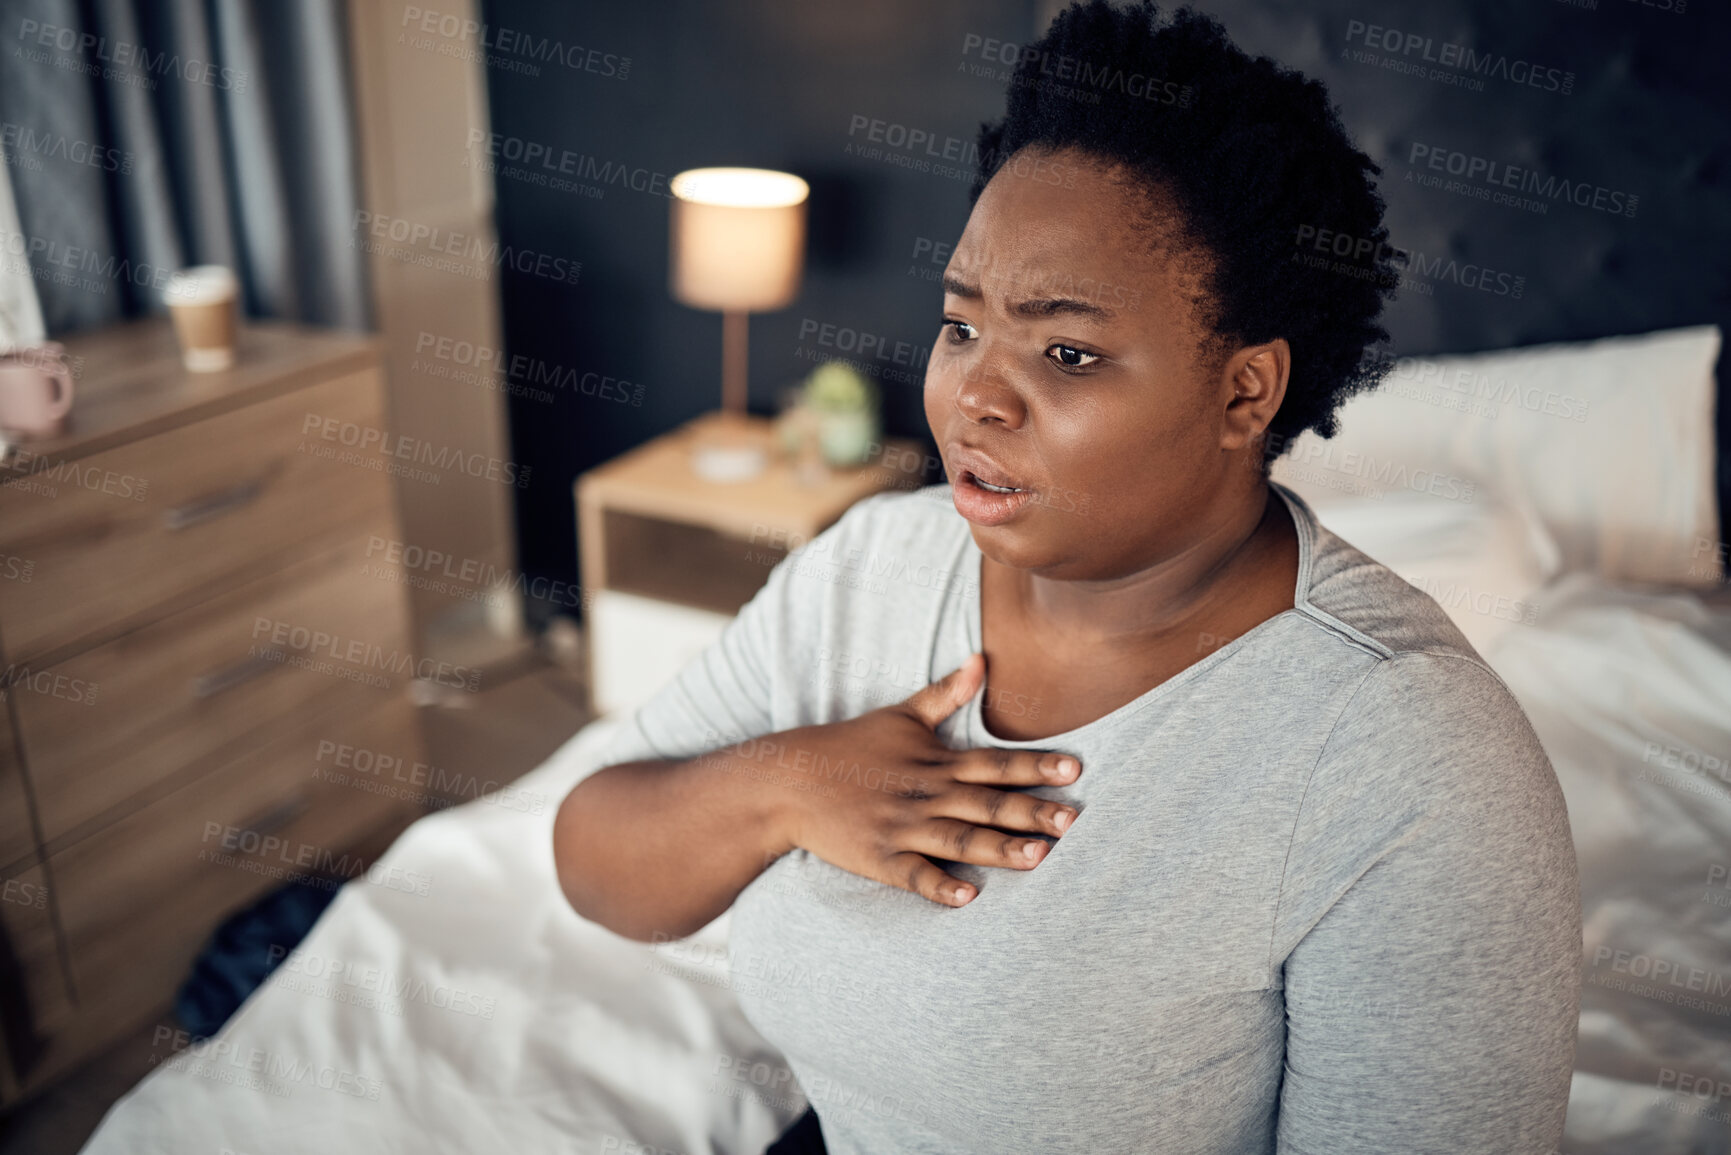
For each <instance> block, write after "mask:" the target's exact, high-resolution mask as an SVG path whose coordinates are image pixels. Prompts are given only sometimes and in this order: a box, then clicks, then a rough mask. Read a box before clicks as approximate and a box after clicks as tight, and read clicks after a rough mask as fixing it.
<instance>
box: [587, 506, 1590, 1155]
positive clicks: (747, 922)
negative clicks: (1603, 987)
mask: <svg viewBox="0 0 1731 1155" xmlns="http://www.w3.org/2000/svg"><path fill="white" fill-rule="evenodd" d="M1275 488H1276V490H1277V492H1279V493H1280V495H1281V496H1282V497H1283V498H1284V500H1285V502H1286V504H1287V507H1288V509H1289V510H1290V511H1291V513H1292V516H1293V520H1294V523H1295V525H1296V527H1297V530H1298V539H1299V550H1300V564H1299V575H1298V582H1297V587H1296V590H1295V605H1294V608H1292V609H1290V610H1287V611H1285V612H1283V613H1281V614H1279V615H1277V616H1275V617H1273V618H1271V619H1269V620H1268V621H1265V622H1263V623H1262V624H1260V625H1258V626H1257V627H1255V628H1254V629H1252V630H1250V631H1249V632H1247V633H1246V634H1244V635H1243V636H1241V637H1239V638H1237V639H1235V640H1233V641H1231V642H1228V643H1226V644H1224V645H1221V646H1219V647H1218V648H1215V649H1213V650H1212V651H1210V652H1207V653H1206V654H1204V655H1201V656H1199V660H1198V661H1197V662H1196V663H1195V664H1193V665H1192V666H1190V667H1189V668H1187V669H1186V670H1184V671H1183V672H1181V673H1180V674H1178V675H1177V676H1175V677H1173V678H1171V679H1169V680H1168V681H1166V682H1163V683H1161V684H1160V685H1158V686H1156V687H1154V688H1153V689H1151V690H1149V691H1148V692H1147V693H1145V694H1143V695H1142V696H1140V697H1139V698H1137V699H1136V700H1134V701H1132V702H1130V703H1129V704H1127V705H1125V706H1123V707H1121V708H1119V709H1117V710H1114V711H1112V712H1111V713H1110V714H1107V715H1106V716H1105V717H1102V718H1099V719H1097V720H1095V721H1093V722H1090V723H1088V724H1087V725H1084V726H1081V727H1078V728H1076V729H1073V730H1070V731H1067V732H1065V733H1062V734H1058V735H1054V736H1052V737H1049V738H1041V739H1038V740H1033V741H1012V740H1004V739H999V738H995V737H993V736H992V735H990V734H989V733H988V732H987V731H986V730H985V729H984V727H983V726H982V723H981V712H980V706H981V698H982V695H983V693H985V692H989V691H990V687H989V685H988V687H987V689H986V690H985V691H982V693H981V694H976V695H975V697H974V699H973V701H972V702H971V703H970V704H969V705H968V706H966V707H964V708H963V709H962V710H960V711H958V712H957V713H956V714H954V715H952V716H951V717H950V718H949V719H948V720H947V721H946V722H944V724H943V725H942V726H941V727H940V729H939V735H940V736H941V737H942V738H943V740H944V741H945V742H946V744H948V745H950V746H952V747H970V746H991V745H995V746H1006V747H1027V748H1035V749H1053V750H1061V751H1065V752H1069V753H1073V754H1076V755H1077V756H1078V757H1080V758H1081V760H1082V765H1083V772H1082V775H1081V777H1080V778H1079V779H1078V781H1077V782H1076V783H1075V784H1073V785H1070V786H1062V787H1034V788H1030V789H1031V792H1032V793H1035V794H1039V795H1042V796H1044V797H1048V798H1054V799H1060V800H1062V801H1064V802H1067V803H1070V804H1072V805H1074V806H1076V807H1077V808H1078V810H1079V811H1080V816H1079V817H1078V818H1077V820H1076V822H1075V824H1074V825H1073V826H1072V827H1071V829H1070V830H1069V831H1068V832H1067V833H1066V834H1065V836H1064V837H1063V838H1062V839H1060V840H1057V841H1056V843H1055V844H1054V846H1053V847H1052V850H1051V852H1050V853H1049V854H1048V855H1047V857H1046V858H1045V860H1044V861H1043V862H1041V863H1040V865H1039V866H1037V867H1036V868H1035V869H1033V870H1032V871H1027V872H1022V871H1013V870H1003V869H993V868H988V867H976V866H970V865H965V864H951V863H940V865H944V866H945V867H946V869H948V870H950V871H951V872H952V873H954V874H955V875H957V876H958V877H961V878H964V879H967V880H968V881H970V882H973V883H975V884H976V885H977V886H978V888H979V894H978V895H977V896H976V897H975V899H974V900H973V901H972V902H971V903H969V904H968V905H966V906H963V907H960V908H948V907H943V906H939V905H937V904H934V903H931V902H929V901H927V900H926V899H924V898H920V897H917V896H915V895H913V894H910V893H907V892H905V891H901V890H897V889H895V888H892V887H886V886H882V885H880V884H877V883H874V882H870V881H868V880H865V879H862V878H859V877H858V876H856V875H852V874H849V873H847V872H845V871H842V870H840V869H838V868H836V867H834V866H831V865H829V864H828V863H825V862H823V861H821V860H819V859H817V858H816V857H814V856H813V855H811V854H809V853H808V852H806V851H804V850H795V851H793V852H791V853H789V854H787V855H784V856H782V857H780V858H778V859H777V860H775V862H774V863H773V864H771V865H770V866H769V868H768V869H766V870H765V871H764V873H763V874H762V875H760V876H759V877H758V878H757V879H756V880H755V881H754V882H753V883H752V884H751V885H750V886H748V887H747V888H746V889H745V891H744V892H743V893H742V894H741V895H740V896H739V898H738V900H737V901H736V903H735V904H734V908H733V916H732V920H731V939H730V944H729V956H730V962H729V965H730V975H731V983H732V986H733V988H734V990H735V991H736V993H737V996H738V998H739V1000H740V1004H741V1006H742V1008H743V1009H744V1011H745V1013H746V1015H747V1017H748V1018H749V1019H750V1021H751V1022H752V1024H753V1025H754V1026H755V1027H756V1028H757V1029H758V1030H759V1031H761V1032H762V1034H763V1035H764V1037H765V1038H767V1039H768V1040H769V1041H770V1042H771V1043H772V1044H774V1045H775V1046H776V1047H778V1048H779V1049H780V1050H781V1051H782V1052H783V1053H784V1054H785V1055H786V1057H787V1059H788V1062H789V1065H790V1067H791V1068H792V1070H793V1072H794V1073H795V1075H796V1076H797V1078H798V1081H799V1084H800V1087H801V1088H802V1089H803V1091H804V1092H805V1094H806V1096H807V1098H808V1099H809V1100H810V1102H811V1104H812V1105H813V1106H814V1107H815V1108H816V1110H817V1113H818V1117H819V1119H820V1121H821V1123H822V1127H823V1132H824V1136H825V1141H826V1143H827V1144H828V1147H829V1150H830V1151H831V1152H833V1153H835V1155H887V1153H891V1152H932V1153H937V1152H945V1153H948V1152H1054V1151H1076V1152H1084V1151H1085V1152H1089V1153H1091V1155H1100V1153H1104V1152H1120V1151H1121V1152H1174V1153H1183V1155H1203V1153H1206V1152H1234V1153H1245V1152H1282V1153H1290V1155H1299V1153H1305V1155H1347V1153H1356V1152H1364V1153H1366V1155H1390V1153H1395V1152H1401V1153H1411V1152H1442V1153H1447V1155H1462V1153H1476V1152H1484V1153H1487V1155H1489V1153H1496V1155H1509V1153H1517V1152H1519V1153H1527V1152H1533V1153H1537V1152H1545V1153H1550V1152H1554V1151H1556V1150H1557V1148H1558V1145H1559V1144H1560V1142H1561V1138H1562V1132H1563V1116H1564V1113H1565V1110H1566V1107H1567V1102H1568V1094H1569V1084H1570V1072H1571V1067H1572V1063H1573V1056H1574V1042H1575V1031H1576V1021H1577V1014H1578V1008H1579V990H1580V988H1579V979H1580V959H1581V914H1580V909H1581V908H1580V899H1579V876H1578V871H1577V867H1576V862H1575V854H1574V846H1573V842H1572V840H1571V837H1570V832H1569V824H1568V814H1567V811H1566V809H1565V806H1564V802H1563V797H1562V793H1561V790H1560V789H1559V787H1558V783H1557V780H1556V776H1555V773H1554V772H1553V770H1552V768H1551V765H1550V763H1549V761H1548V760H1547V758H1546V756H1545V753H1544V751H1543V750H1542V749H1541V748H1540V746H1539V742H1538V739H1537V738H1536V736H1535V735H1534V733H1533V731H1532V728H1531V727H1530V726H1529V725H1528V723H1527V720H1526V717H1525V715H1524V714H1523V713H1522V712H1521V710H1520V707H1519V706H1518V705H1517V704H1516V702H1515V700H1514V698H1513V697H1512V695H1511V694H1510V693H1509V691H1508V689H1507V687H1506V686H1504V684H1503V683H1502V681H1501V680H1500V679H1499V678H1498V677H1497V676H1496V675H1495V674H1494V673H1493V672H1492V671H1491V669H1490V668H1489V667H1488V666H1487V665H1485V663H1484V662H1483V661H1482V660H1481V659H1480V658H1479V656H1478V655H1477V654H1476V653H1474V651H1473V650H1472V649H1471V647H1470V646H1469V645H1468V643H1467V642H1466V640H1465V639H1464V638H1463V637H1462V636H1461V634H1460V633H1459V631H1458V630H1457V629H1456V628H1455V627H1454V626H1453V624H1452V623H1451V622H1450V621H1449V619H1448V617H1447V616H1446V615H1445V614H1444V613H1443V612H1442V610H1441V609H1440V608H1439V607H1438V606H1437V605H1436V603H1435V602H1434V601H1433V600H1432V599H1431V598H1430V597H1428V596H1427V595H1425V594H1424V593H1422V592H1420V591H1419V590H1417V589H1415V588H1414V587H1413V586H1411V585H1409V584H1407V583H1406V582H1404V581H1402V580H1401V579H1400V578H1399V577H1397V576H1396V575H1395V574H1394V573H1392V572H1391V571H1390V570H1388V569H1387V568H1385V567H1383V566H1381V565H1379V564H1378V563H1376V562H1375V561H1373V560H1371V559H1370V558H1369V557H1367V556H1366V555H1364V554H1363V553H1361V552H1359V551H1358V550H1357V549H1355V548H1353V547H1352V546H1351V545H1349V544H1347V543H1346V542H1345V541H1343V540H1341V539H1340V538H1338V537H1337V536H1335V535H1334V534H1332V533H1330V532H1329V531H1328V530H1327V529H1325V528H1323V527H1322V526H1321V525H1320V524H1319V523H1318V522H1317V521H1316V518H1315V515H1314V514H1313V513H1312V511H1311V510H1310V508H1309V507H1308V506H1307V505H1306V504H1305V503H1304V502H1303V500H1302V499H1300V498H1299V497H1297V496H1296V495H1295V494H1293V493H1292V492H1291V491H1290V490H1287V489H1285V488H1284V487H1281V486H1279V485H1276V486H1275ZM979 566H980V553H979V549H978V547H977V546H976V545H975V544H974V542H973V538H972V535H971V534H970V532H969V528H968V525H967V523H966V522H965V521H964V520H963V519H962V518H961V517H960V515H958V514H957V513H956V512H955V510H954V508H953V507H952V506H951V505H950V503H949V496H948V489H947V487H940V486H932V487H928V488H927V489H923V490H919V491H916V492H901V493H891V494H883V495H879V496H877V497H874V498H870V499H867V500H865V501H863V502H861V503H860V504H858V505H856V506H854V507H853V508H852V509H851V510H849V512H848V513H847V514H846V515H845V516H844V517H843V518H842V519H841V520H840V521H839V522H838V523H836V524H835V525H834V526H832V527H830V528H829V529H828V530H827V531H825V533H823V534H822V535H821V536H819V537H818V538H816V539H814V540H813V541H811V542H810V543H807V544H806V545H805V547H804V548H803V549H801V550H799V551H798V552H796V553H795V554H793V555H792V556H791V557H789V558H788V559H786V560H785V561H783V562H781V563H780V564H779V565H777V566H776V568H775V569H774V570H773V571H772V572H771V574H770V576H769V580H768V582H767V584H766V585H765V586H764V588H763V589H762V590H761V591H760V592H759V593H758V594H757V596H756V597H755V598H754V599H753V600H752V601H751V602H750V603H749V604H748V605H747V606H746V607H745V608H744V609H743V610H742V611H741V613H740V615H739V616H738V618H736V619H735V620H734V621H733V622H732V623H731V624H730V625H729V626H728V628H727V630H726V631H725V633H724V635H723V636H722V637H721V638H720V640H719V641H717V642H716V643H715V644H714V645H713V646H711V647H710V648H709V649H708V650H707V651H706V652H705V653H703V654H701V655H700V656H699V657H698V658H696V659H694V660H693V661H692V662H691V663H690V664H689V665H688V666H687V667H686V668H685V669H684V670H683V671H682V672H681V673H680V674H679V676H678V677H677V678H676V679H675V680H674V681H673V682H671V683H669V684H668V685H667V686H666V687H665V688H663V689H662V690H661V691H660V692H659V693H658V694H657V695H656V696H655V697H654V698H653V699H652V700H651V701H649V702H648V703H647V704H646V705H644V706H643V707H642V708H641V709H640V710H639V711H637V712H636V714H635V715H634V716H633V717H632V718H631V719H629V720H628V722H627V723H626V724H625V725H624V726H622V727H621V731H620V737H619V739H618V740H617V741H616V745H615V747H614V748H613V749H612V750H611V751H610V752H609V754H608V757H607V764H616V763H618V762H623V761H627V760H631V759H634V758H644V757H689V756H692V755H695V754H698V753H701V752H704V751H707V750H711V749H714V748H716V747H718V746H721V745H723V744H727V743H732V742H736V741H740V740H742V739H750V738H753V737H756V736H761V735H766V734H769V733H772V732H775V731H780V730H786V729H789V728H792V727H796V726H802V725H809V724H813V723H820V722H830V721H839V720H843V719H846V718H851V717H855V716H858V715H859V714H861V713H864V712H865V711H867V710H871V709H875V708H876V707H878V706H880V705H883V704H886V703H888V702H892V701H899V700H901V699H903V698H906V697H907V696H908V695H909V694H911V693H913V691H914V690H916V689H918V688H919V687H920V686H923V685H925V684H926V683H928V682H930V681H932V680H934V679H936V678H939V677H941V676H943V675H944V674H946V673H948V672H950V671H951V670H953V669H954V668H955V667H956V666H958V665H960V664H961V662H962V660H963V659H964V658H965V657H966V656H967V655H968V654H969V653H970V652H972V651H974V650H976V649H978V648H979V647H980V636H981V628H980V597H979V572H980V568H979ZM988 676H989V675H988ZM1018 707H1020V708H1030V709H1032V708H1037V703H1019V704H1018V703H1011V704H1009V706H1007V708H1011V709H1014V708H1018ZM777 761H781V759H779V758H778V759H772V760H770V761H767V762H765V763H764V764H763V766H764V772H765V773H767V774H770V775H771V776H773V777H775V778H777V779H779V784H780V785H781V786H784V787H786V788H790V789H821V788H822V787H823V781H822V778H823V775H824V774H835V773H849V774H860V775H862V776H867V777H869V775H870V774H871V772H872V771H873V770H874V769H880V768H874V767H859V766H853V767H843V768H840V769H837V768H835V767H827V768H824V769H823V770H817V769H814V768H813V767H810V766H803V765H800V764H799V760H798V759H797V758H795V757H791V756H790V757H787V758H786V759H785V765H777ZM862 780H863V777H862Z"/></svg>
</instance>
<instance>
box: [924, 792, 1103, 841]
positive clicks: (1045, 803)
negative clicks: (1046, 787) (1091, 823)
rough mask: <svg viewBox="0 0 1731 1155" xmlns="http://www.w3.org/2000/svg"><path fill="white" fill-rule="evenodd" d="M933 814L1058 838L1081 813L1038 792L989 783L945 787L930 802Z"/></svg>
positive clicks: (979, 824) (978, 824)
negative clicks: (1011, 788) (933, 801)
mask: <svg viewBox="0 0 1731 1155" xmlns="http://www.w3.org/2000/svg"><path fill="white" fill-rule="evenodd" d="M933 805H934V806H935V808H936V809H935V811H934V812H933V816H934V817H940V818H954V819H956V820H958V821H960V822H971V823H973V824H974V825H975V826H995V827H998V828H999V829H1003V830H1029V831H1034V832H1036V833H1040V834H1050V835H1052V836H1053V837H1054V838H1061V837H1063V834H1064V832H1065V831H1066V830H1068V829H1070V824H1071V823H1072V822H1074V821H1075V820H1076V816H1077V814H1078V813H1080V812H1079V811H1078V810H1076V808H1075V807H1073V806H1066V805H1064V804H1063V803H1062V802H1052V801H1049V800H1047V799H1045V798H1041V797H1040V796H1039V795H1037V794H1023V793H1021V792H1019V791H1013V790H994V789H992V788H991V787H990V786H968V785H957V786H955V787H953V788H951V789H949V790H946V791H944V793H943V795H942V797H941V798H940V799H939V800H938V801H937V802H936V803H934V804H933Z"/></svg>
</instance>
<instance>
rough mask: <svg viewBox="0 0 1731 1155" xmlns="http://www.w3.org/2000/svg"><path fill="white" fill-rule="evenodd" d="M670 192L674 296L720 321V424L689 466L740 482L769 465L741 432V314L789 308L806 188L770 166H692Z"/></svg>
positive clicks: (801, 249) (800, 258) (799, 259)
mask: <svg viewBox="0 0 1731 1155" xmlns="http://www.w3.org/2000/svg"><path fill="white" fill-rule="evenodd" d="M669 188H670V190H671V191H672V193H673V199H672V202H671V204H672V225H671V227H672V238H671V239H672V243H671V245H670V246H669V253H670V261H669V264H670V270H669V277H668V281H669V285H670V287H671V289H672V292H673V298H674V299H675V300H676V301H679V302H680V303H681V304H685V305H690V306H691V307H692V308H695V309H718V310H720V311H721V316H722V320H721V413H722V417H723V420H722V421H721V422H719V423H717V425H716V426H715V427H714V430H713V432H711V433H710V434H709V436H707V437H706V438H702V439H700V442H699V444H698V445H697V446H696V447H695V450H694V455H693V458H692V467H693V468H694V469H695V470H696V471H697V474H698V476H700V477H704V478H707V479H708V480H711V481H743V480H746V479H748V478H751V477H755V476H756V475H757V474H759V473H761V472H762V471H763V467H764V464H765V462H766V454H765V452H764V448H763V445H762V443H761V440H760V439H758V438H755V437H752V436H750V435H749V434H748V433H747V431H746V428H745V424H746V423H745V420H744V419H745V415H746V413H745V400H746V365H747V358H746V333H747V315H748V314H749V313H751V312H764V311H767V310H770V309H782V308H786V307H787V306H788V305H790V304H792V303H793V299H794V297H795V296H796V295H798V293H799V280H800V268H801V266H802V264H803V263H804V258H805V205H806V197H807V194H808V193H809V192H810V186H808V185H807V184H806V183H805V181H803V180H801V179H800V178H799V177H797V176H794V175H793V174H792V173H786V172H772V171H770V170H768V169H761V168H694V169H688V170H686V171H685V172H682V173H680V174H679V175H677V176H675V177H674V178H673V181H672V183H671V184H670V185H669Z"/></svg>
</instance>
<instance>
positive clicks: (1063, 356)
mask: <svg viewBox="0 0 1731 1155" xmlns="http://www.w3.org/2000/svg"><path fill="white" fill-rule="evenodd" d="M1053 353H1056V354H1057V356H1056V357H1053V358H1052V359H1053V360H1055V361H1056V362H1058V364H1060V365H1062V366H1063V367H1064V368H1066V369H1086V368H1087V367H1088V366H1090V365H1092V364H1093V363H1094V362H1096V361H1098V360H1099V359H1100V355H1099V354H1098V353H1084V352H1083V351H1082V350H1080V349H1075V348H1072V347H1070V346H1069V345H1053V346H1052V347H1051V348H1050V349H1047V350H1046V356H1048V357H1051V356H1052V354H1053ZM1084 358H1086V360H1084Z"/></svg>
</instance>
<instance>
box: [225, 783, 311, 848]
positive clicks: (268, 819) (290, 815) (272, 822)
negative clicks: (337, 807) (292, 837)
mask: <svg viewBox="0 0 1731 1155" xmlns="http://www.w3.org/2000/svg"><path fill="white" fill-rule="evenodd" d="M311 806H312V803H310V802H308V801H307V797H306V790H305V788H304V787H303V788H302V789H301V790H300V791H299V792H298V793H296V794H295V796H294V797H293V798H290V799H289V800H288V801H286V802H279V803H277V804H276V805H275V806H273V807H271V808H270V809H269V810H266V811H265V812H264V813H263V814H261V815H259V816H258V817H257V818H255V819H253V820H252V821H251V822H248V823H247V824H246V825H245V826H243V827H241V833H240V837H245V836H246V835H248V834H256V835H257V836H258V837H260V838H264V837H265V836H266V835H269V834H275V833H276V832H277V831H279V830H281V829H282V828H283V827H285V826H287V825H288V824H289V823H291V822H293V821H294V820H295V819H297V818H299V817H300V816H301V815H302V814H305V813H306V812H307V810H308V809H310V808H311ZM236 842H237V844H238V842H239V839H238V838H237V839H236Z"/></svg>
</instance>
